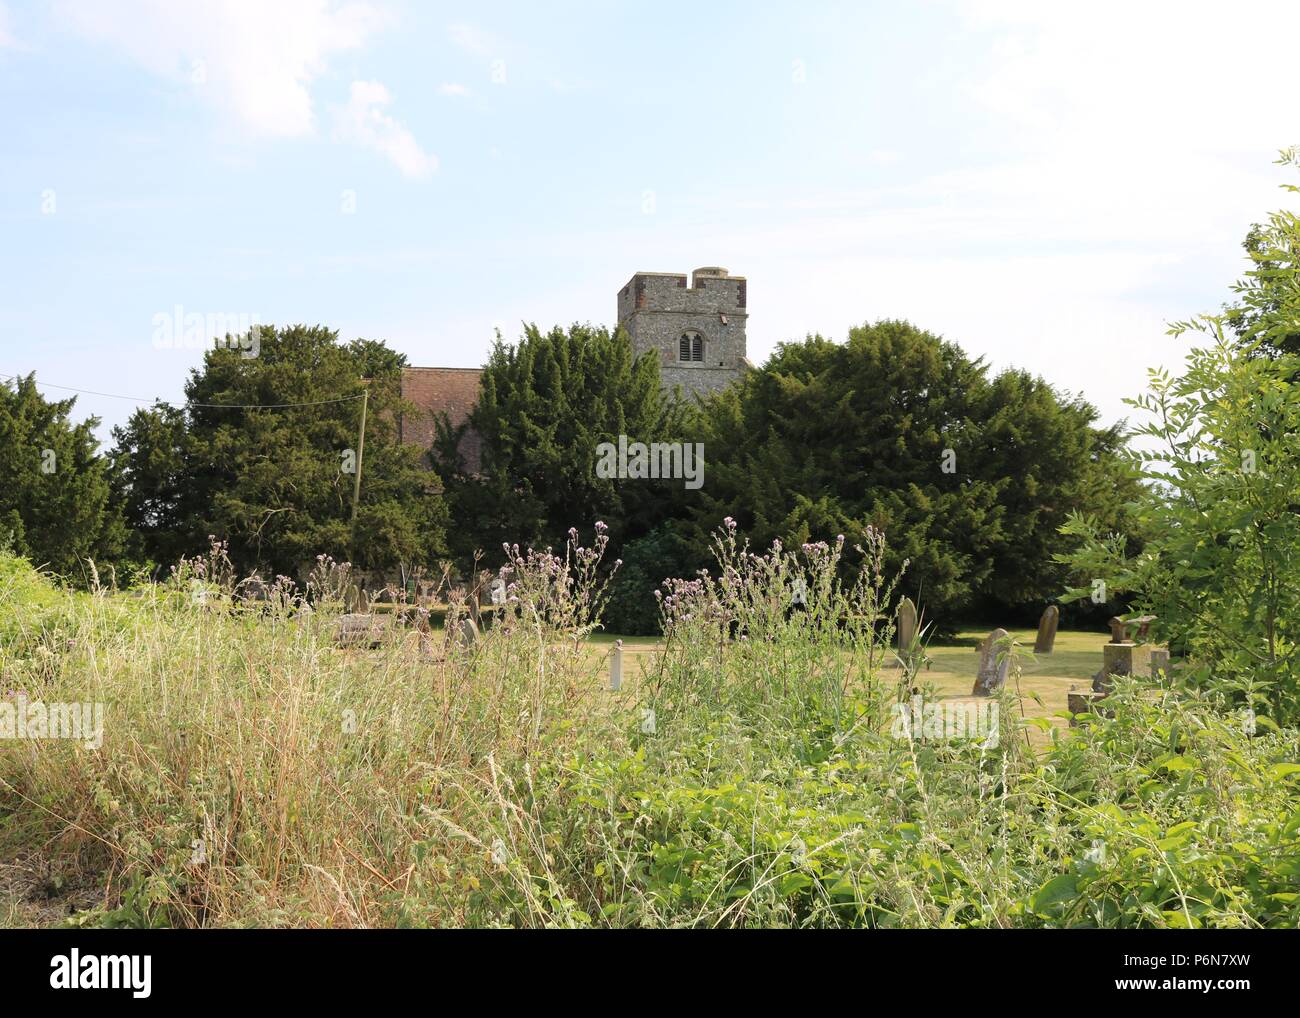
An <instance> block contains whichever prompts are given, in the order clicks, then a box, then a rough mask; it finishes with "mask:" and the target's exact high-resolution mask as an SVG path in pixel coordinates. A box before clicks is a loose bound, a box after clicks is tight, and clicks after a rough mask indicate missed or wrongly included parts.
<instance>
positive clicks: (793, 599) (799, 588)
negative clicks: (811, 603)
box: [790, 577, 808, 611]
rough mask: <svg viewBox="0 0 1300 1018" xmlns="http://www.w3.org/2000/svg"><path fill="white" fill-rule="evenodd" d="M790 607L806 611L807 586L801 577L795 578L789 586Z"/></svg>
mask: <svg viewBox="0 0 1300 1018" xmlns="http://www.w3.org/2000/svg"><path fill="white" fill-rule="evenodd" d="M790 607H791V608H798V609H799V610H800V611H807V610H808V584H807V582H806V581H805V580H804V579H803V577H797V578H795V580H794V581H793V582H791V584H790Z"/></svg>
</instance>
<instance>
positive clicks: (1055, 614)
mask: <svg viewBox="0 0 1300 1018" xmlns="http://www.w3.org/2000/svg"><path fill="white" fill-rule="evenodd" d="M1060 621H1061V609H1060V608H1058V607H1056V605H1054V604H1049V605H1048V606H1047V608H1046V610H1045V611H1044V612H1043V617H1042V618H1041V619H1039V620H1038V636H1037V637H1036V638H1035V639H1034V653H1035V654H1050V653H1051V652H1052V647H1053V646H1055V645H1056V627H1057V625H1058V624H1059V623H1060Z"/></svg>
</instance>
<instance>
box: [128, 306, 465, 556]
mask: <svg viewBox="0 0 1300 1018" xmlns="http://www.w3.org/2000/svg"><path fill="white" fill-rule="evenodd" d="M254 348H255V349H256V350H257V355H256V356H253V357H249V356H247V355H246V352H245V350H244V349H242V348H241V347H240V346H239V344H234V343H231V344H227V345H226V346H224V347H220V346H219V347H218V348H217V349H214V350H211V351H208V353H207V354H206V355H205V357H204V362H203V367H202V369H200V370H196V371H195V372H193V374H192V376H191V378H190V380H189V382H188V383H187V384H186V386H185V396H186V403H185V406H184V408H183V409H181V410H177V409H173V408H170V407H161V408H157V409H155V410H152V411H142V412H140V413H137V414H136V415H135V416H134V417H133V418H132V419H131V421H130V422H129V423H128V425H127V426H126V427H125V428H121V429H118V430H116V431H115V432H114V436H115V438H116V440H117V443H118V445H117V450H116V454H115V460H116V462H117V469H118V473H119V477H120V481H119V486H120V490H121V492H122V497H123V500H124V504H125V505H126V506H127V513H128V517H129V518H130V521H131V523H132V525H133V526H134V527H136V528H138V532H139V533H140V534H141V536H142V543H143V545H144V549H145V550H146V551H147V552H148V553H149V554H150V555H151V556H152V557H154V558H155V559H156V560H158V561H160V562H162V563H164V564H166V563H168V562H170V561H171V560H173V559H174V558H175V556H176V554H177V553H178V552H180V551H183V550H186V549H188V550H191V551H193V550H197V549H199V548H201V547H203V546H204V544H205V541H206V536H207V535H208V534H212V535H215V536H217V537H219V538H222V539H225V540H227V541H228V542H229V543H230V551H231V556H232V558H233V559H234V560H235V561H236V563H237V564H238V565H239V567H240V568H241V570H243V571H246V572H247V571H252V570H253V569H260V570H262V571H263V572H264V573H286V574H289V575H297V574H299V573H301V571H302V570H303V568H304V566H305V565H306V564H308V563H310V562H311V561H312V559H314V557H315V556H316V555H318V554H320V553H328V554H331V555H333V556H334V557H336V558H339V559H343V558H347V559H350V560H351V561H352V562H353V563H354V564H355V565H357V566H358V567H360V568H363V569H379V570H387V569H392V568H393V567H394V566H396V565H397V564H399V563H402V562H407V563H413V564H432V562H433V561H434V560H435V559H436V558H437V557H438V556H440V555H442V554H443V553H444V548H443V542H444V538H445V527H446V514H445V509H444V507H443V504H442V501H441V499H440V498H439V496H438V479H437V477H436V476H435V475H433V474H430V473H428V472H427V471H424V470H421V469H420V467H419V465H418V458H419V453H418V450H415V449H412V448H409V447H406V446H403V445H402V444H401V443H400V442H399V441H398V438H397V429H396V424H395V421H396V418H397V415H398V412H399V410H400V404H401V398H400V393H401V384H400V383H401V368H402V365H403V363H404V359H403V358H402V356H401V355H399V354H397V353H395V352H394V351H392V350H390V349H388V348H387V347H386V346H384V345H383V344H382V343H379V342H376V341H371V340H356V341H354V342H351V343H347V344H341V343H339V342H338V335H337V333H335V332H332V331H330V330H328V329H325V328H321V327H314V328H308V327H306V326H294V327H291V328H284V329H278V330H277V329H272V328H266V327H264V328H261V329H260V332H259V337H258V343H257V344H256V345H255V347H254ZM363 388H366V389H368V391H369V406H368V413H367V418H366V438H365V450H364V461H363V462H359V454H360V452H361V450H360V449H359V443H358V435H359V425H360V412H361V400H360V398H358V397H360V395H361V393H362V390H363ZM249 404H253V405H257V406H261V407H265V409H241V408H240V407H243V406H246V405H249ZM284 404H293V405H288V406H286V405H284ZM358 465H360V466H361V469H362V484H361V500H360V505H359V510H358V513H357V519H356V525H355V528H354V527H353V526H352V525H351V516H352V500H353V491H354V481H355V470H356V468H357V466H358Z"/></svg>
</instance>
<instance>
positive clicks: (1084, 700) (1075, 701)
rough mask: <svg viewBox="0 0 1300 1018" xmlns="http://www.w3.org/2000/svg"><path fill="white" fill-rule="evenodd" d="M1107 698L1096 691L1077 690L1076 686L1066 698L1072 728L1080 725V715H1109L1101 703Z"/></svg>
mask: <svg viewBox="0 0 1300 1018" xmlns="http://www.w3.org/2000/svg"><path fill="white" fill-rule="evenodd" d="M1105 698H1106V694H1105V693H1101V692H1098V691H1096V690H1095V689H1086V690H1082V691H1080V690H1077V689H1075V688H1074V686H1071V687H1070V691H1069V692H1068V693H1067V694H1066V696H1065V704H1066V710H1068V711H1069V712H1070V715H1071V717H1070V727H1071V728H1075V727H1077V726H1078V724H1079V718H1078V715H1080V714H1101V715H1107V714H1109V712H1108V711H1107V710H1106V709H1105V707H1103V706H1102V705H1101V701H1102V700H1104V699H1105Z"/></svg>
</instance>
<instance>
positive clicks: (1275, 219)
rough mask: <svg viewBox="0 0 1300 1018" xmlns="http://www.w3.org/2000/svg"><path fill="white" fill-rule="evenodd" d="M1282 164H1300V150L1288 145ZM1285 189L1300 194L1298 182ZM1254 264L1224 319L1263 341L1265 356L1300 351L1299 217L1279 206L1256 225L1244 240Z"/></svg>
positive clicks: (1252, 339)
mask: <svg viewBox="0 0 1300 1018" xmlns="http://www.w3.org/2000/svg"><path fill="white" fill-rule="evenodd" d="M1278 162H1279V163H1280V164H1282V165H1288V166H1300V148H1290V149H1286V150H1285V151H1283V152H1282V153H1281V157H1280V158H1279V159H1278ZM1283 189H1284V190H1286V191H1289V192H1291V193H1293V194H1294V193H1297V192H1300V188H1298V187H1296V185H1294V184H1287V185H1284V186H1283ZM1242 247H1244V248H1245V250H1246V254H1247V255H1248V256H1249V257H1250V259H1251V261H1252V263H1253V268H1252V269H1251V270H1250V271H1249V272H1247V273H1246V278H1245V279H1243V280H1241V281H1240V282H1238V283H1237V284H1236V285H1235V286H1234V287H1233V290H1234V291H1235V292H1236V294H1237V301H1236V303H1234V304H1232V305H1229V306H1228V308H1227V309H1226V310H1225V312H1224V320H1225V321H1226V322H1227V323H1228V325H1229V326H1230V327H1231V328H1232V330H1233V331H1234V332H1236V333H1237V335H1238V336H1240V337H1241V338H1242V339H1243V341H1245V342H1247V343H1251V342H1257V343H1258V348H1259V350H1260V351H1261V352H1263V353H1265V354H1273V353H1290V354H1300V318H1297V316H1296V308H1297V307H1298V306H1300V295H1298V294H1297V292H1296V291H1297V286H1298V285H1300V284H1298V283H1297V280H1300V225H1298V224H1297V219H1296V215H1295V213H1294V212H1290V211H1288V210H1285V209H1283V210H1279V211H1277V212H1274V213H1273V214H1272V215H1271V216H1269V219H1268V222H1267V223H1266V224H1263V225H1260V224H1256V225H1255V226H1252V227H1251V229H1250V232H1249V233H1248V234H1247V235H1246V239H1245V241H1244V242H1243V243H1242Z"/></svg>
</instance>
